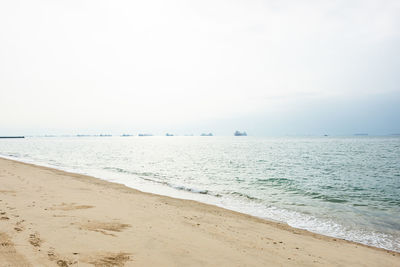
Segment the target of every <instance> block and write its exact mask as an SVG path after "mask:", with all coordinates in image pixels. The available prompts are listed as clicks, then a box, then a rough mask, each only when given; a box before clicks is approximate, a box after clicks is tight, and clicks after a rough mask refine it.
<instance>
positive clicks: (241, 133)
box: [233, 131, 247, 136]
mask: <svg viewBox="0 0 400 267" xmlns="http://www.w3.org/2000/svg"><path fill="white" fill-rule="evenodd" d="M233 135H234V136H247V133H246V132H240V131H236V132H235V133H234V134H233Z"/></svg>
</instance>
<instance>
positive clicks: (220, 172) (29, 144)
mask: <svg viewBox="0 0 400 267" xmlns="http://www.w3.org/2000/svg"><path fill="white" fill-rule="evenodd" d="M0 155H1V156H4V157H8V158H13V159H17V160H22V161H26V162H32V163H36V164H39V165H45V166H50V167H54V168H59V169H63V170H68V171H72V172H77V173H84V174H89V175H93V176H96V177H99V178H102V179H105V180H109V181H114V182H119V183H123V184H126V185H127V186H130V187H133V188H137V189H140V190H143V191H147V192H153V193H159V194H163V195H169V196H174V197H179V198H188V199H194V200H198V201H202V202H205V203H210V204H214V205H218V206H222V207H225V208H229V209H232V210H236V211H240V212H244V213H248V214H251V215H255V216H258V217H262V218H266V219H272V220H276V221H282V222H286V223H288V224H289V225H291V226H294V227H298V228H303V229H307V230H310V231H313V232H317V233H322V234H325V235H330V236H334V237H338V238H344V239H348V240H352V241H356V242H360V243H364V244H368V245H372V246H376V247H382V248H386V249H391V250H395V251H400V137H337V138H336V137H279V138H270V137H268V138H266V137H263V138H258V137H70V138H59V137H57V138H25V139H0Z"/></svg>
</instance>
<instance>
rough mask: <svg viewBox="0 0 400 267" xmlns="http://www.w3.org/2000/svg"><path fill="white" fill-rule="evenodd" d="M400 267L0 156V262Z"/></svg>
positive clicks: (389, 257) (253, 222) (274, 227)
mask: <svg viewBox="0 0 400 267" xmlns="http://www.w3.org/2000/svg"><path fill="white" fill-rule="evenodd" d="M69 265H72V266H400V254H399V253H396V252H391V251H386V250H383V249H377V248H372V247H367V246H364V245H360V244H356V243H352V242H348V241H344V240H340V239H334V238H330V237H326V236H322V235H317V234H313V233H310V232H307V231H303V230H299V229H295V228H291V227H289V226H287V225H285V224H280V223H275V222H270V221H266V220H262V219H258V218H255V217H252V216H248V215H245V214H240V213H237V212H232V211H229V210H225V209H222V208H218V207H215V206H211V205H206V204H202V203H198V202H195V201H190V200H180V199H174V198H170V197H165V196H159V195H154V194H147V193H142V192H139V191H137V190H134V189H130V188H128V187H125V186H123V185H119V184H115V183H110V182H106V181H102V180H100V179H97V178H93V177H88V176H83V175H77V174H72V173H67V172H63V171H59V170H55V169H51V168H45V167H39V166H34V165H30V164H25V163H20V162H16V161H11V160H6V159H0V266H69Z"/></svg>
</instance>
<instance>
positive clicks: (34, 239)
mask: <svg viewBox="0 0 400 267" xmlns="http://www.w3.org/2000/svg"><path fill="white" fill-rule="evenodd" d="M42 242H43V240H41V239H40V236H39V233H34V234H30V235H29V243H30V244H31V245H32V246H34V247H40V245H41V244H42Z"/></svg>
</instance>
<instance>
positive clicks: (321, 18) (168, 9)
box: [0, 0, 400, 135]
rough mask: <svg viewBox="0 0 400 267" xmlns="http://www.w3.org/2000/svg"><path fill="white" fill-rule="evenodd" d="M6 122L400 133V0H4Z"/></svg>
mask: <svg viewBox="0 0 400 267" xmlns="http://www.w3.org/2000/svg"><path fill="white" fill-rule="evenodd" d="M0 90H1V91H0V92H1V94H0V135H7V134H23V135H30V134H77V133H99V132H103V133H113V134H119V133H138V132H153V133H165V132H167V131H168V132H174V133H178V134H190V133H193V134H199V133H201V132H210V131H211V132H214V133H216V134H229V135H230V134H232V132H233V131H234V130H236V129H240V130H247V131H248V132H249V133H250V134H252V135H276V134H323V133H328V134H352V133H357V132H368V133H371V134H390V133H399V132H400V1H398V0H393V1H391V0H376V1H371V0H360V1H352V0H343V1H335V0H325V1H323V0H319V1H301V0H294V1H282V0H279V1H278V0H276V1H269V0H264V1H257V0H242V1H235V0H229V1H228V0H227V1H221V0H212V1H206V0H202V1H189V0H184V1H161V0H154V1H131V0H130V1H124V0H120V1H115V0H114V1H105V0H93V1H87V0H68V1H57V0H36V1H31V0H26V1H18V0H12V1H0Z"/></svg>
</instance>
